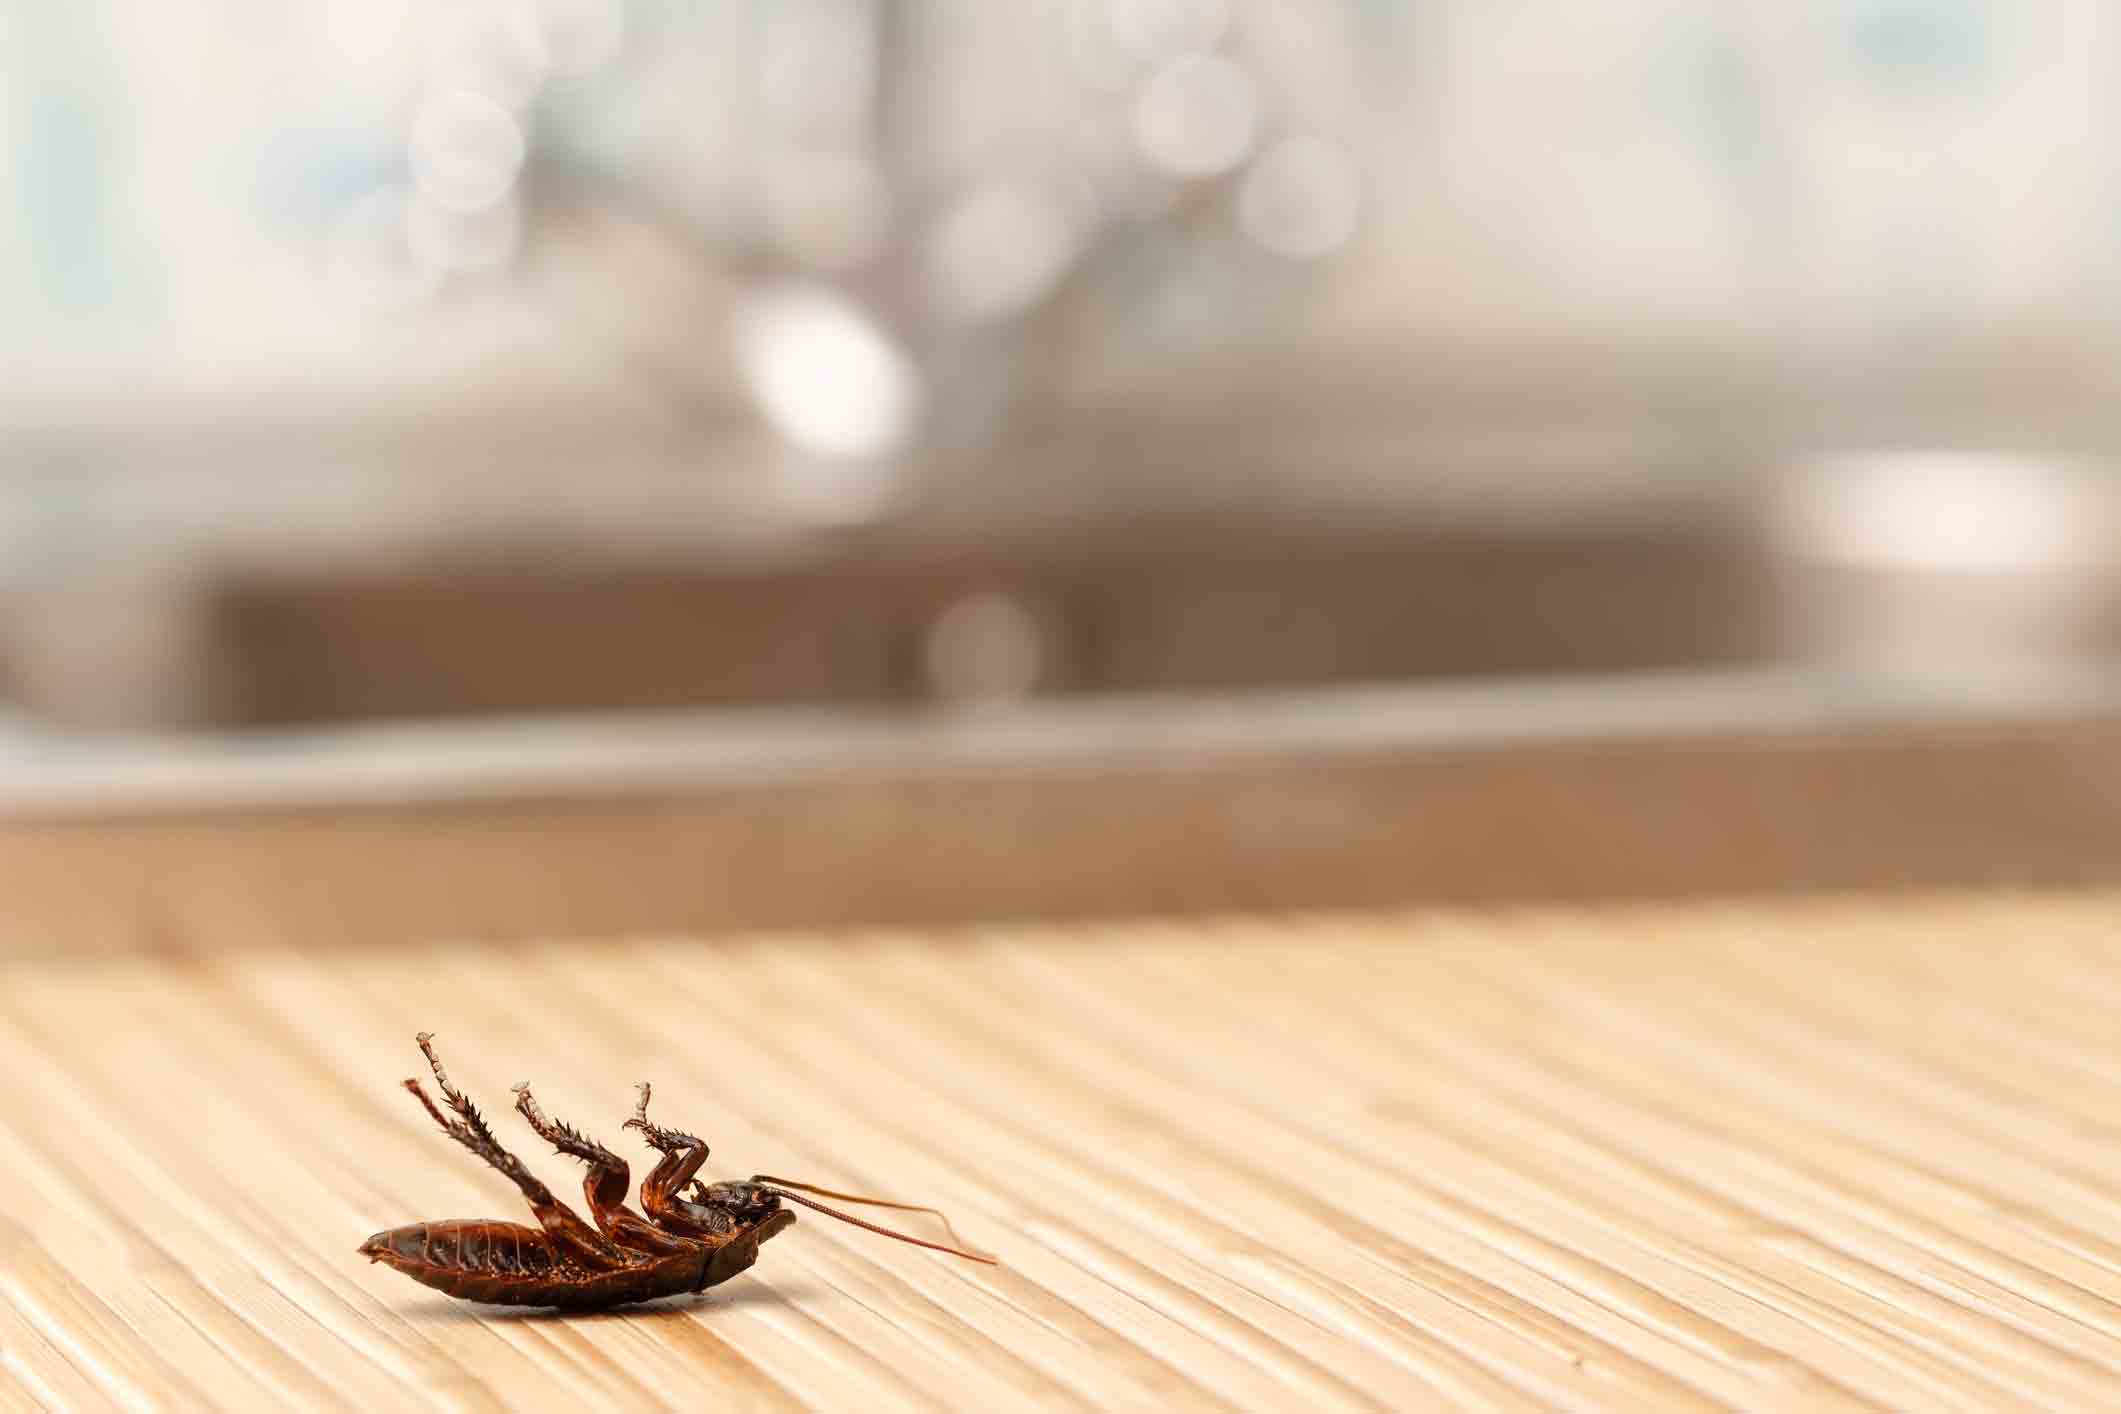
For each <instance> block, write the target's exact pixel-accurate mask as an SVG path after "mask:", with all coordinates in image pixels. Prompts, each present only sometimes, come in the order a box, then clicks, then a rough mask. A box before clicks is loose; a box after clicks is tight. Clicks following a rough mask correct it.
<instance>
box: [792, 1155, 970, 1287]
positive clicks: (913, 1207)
mask: <svg viewBox="0 0 2121 1414" xmlns="http://www.w3.org/2000/svg"><path fill="white" fill-rule="evenodd" d="M751 1181H752V1182H753V1183H755V1184H757V1185H758V1186H759V1187H760V1188H762V1189H764V1190H765V1191H766V1192H768V1193H772V1194H775V1195H777V1196H779V1197H782V1198H785V1199H787V1200H788V1201H789V1202H791V1203H800V1204H802V1205H803V1206H804V1207H806V1208H810V1209H814V1210H815V1211H817V1212H820V1213H823V1214H824V1215H825V1216H826V1217H828V1218H838V1219H839V1220H840V1221H841V1222H843V1223H853V1224H854V1225H855V1226H856V1227H858V1228H861V1229H863V1230H864V1231H866V1232H873V1233H876V1234H877V1235H878V1236H880V1237H892V1238H896V1239H898V1240H899V1241H900V1242H910V1243H912V1244H913V1245H914V1246H915V1247H926V1248H927V1249H928V1250H930V1251H931V1252H947V1253H949V1254H950V1255H951V1256H953V1257H963V1258H965V1259H967V1260H968V1261H973V1262H985V1263H986V1264H987V1265H988V1266H990V1267H993V1266H999V1265H1001V1262H1000V1259H999V1258H995V1257H990V1256H988V1255H987V1254H986V1253H984V1252H975V1251H973V1250H972V1249H971V1248H969V1247H952V1246H950V1245H948V1244H947V1243H942V1242H930V1241H928V1240H927V1239H926V1238H921V1237H915V1236H914V1235H913V1234H912V1233H910V1232H896V1231H894V1230H892V1229H891V1228H888V1227H879V1226H878V1225H877V1224H875V1223H873V1222H869V1221H866V1220H865V1219H862V1218H858V1217H856V1216H855V1215H854V1214H852V1213H843V1212H841V1211H840V1210H839V1209H837V1208H828V1207H826V1206H825V1205H824V1204H823V1203H820V1202H818V1201H817V1200H816V1199H813V1198H805V1197H804V1196H803V1194H802V1193H798V1192H796V1191H795V1190H796V1189H802V1190H803V1192H806V1193H820V1194H823V1195H824V1196H825V1197H827V1198H838V1199H840V1200H841V1201H842V1202H847V1203H865V1204H867V1205H868V1206H870V1207H872V1208H896V1209H898V1210H899V1211H900V1212H902V1213H932V1214H934V1216H935V1218H936V1220H937V1221H939V1222H941V1223H942V1225H943V1228H944V1230H945V1231H947V1232H949V1234H950V1236H951V1239H952V1240H953V1241H962V1239H960V1238H958V1235H957V1229H955V1228H953V1227H951V1226H950V1219H948V1218H946V1217H944V1216H943V1215H942V1214H941V1213H939V1212H936V1210H935V1209H933V1208H924V1207H922V1206H920V1205H919V1204H918V1203H894V1202H892V1201H891V1200H890V1199H888V1198H867V1197H864V1196H862V1195H860V1194H857V1193H837V1192H834V1191H833V1190H832V1189H830V1188H819V1187H818V1186H817V1185H816V1184H813V1183H796V1182H794V1181H793V1180H791V1179H786V1178H772V1177H769V1176H768V1175H765V1174H760V1175H759V1176H758V1177H756V1178H754V1179H752V1180H751Z"/></svg>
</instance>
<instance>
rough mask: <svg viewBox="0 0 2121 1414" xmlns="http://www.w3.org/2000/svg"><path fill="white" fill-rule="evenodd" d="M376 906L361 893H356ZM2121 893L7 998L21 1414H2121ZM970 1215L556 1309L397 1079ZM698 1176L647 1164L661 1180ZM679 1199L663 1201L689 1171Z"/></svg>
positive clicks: (700, 948) (787, 944) (142, 974)
mask: <svg viewBox="0 0 2121 1414" xmlns="http://www.w3.org/2000/svg"><path fill="white" fill-rule="evenodd" d="M355 902H356V901H353V900H348V906H349V907H352V906H353V905H354V903H355ZM2117 925H2121V897H2117V896H2112V895H2079V896H2047V897H2039V896H2024V897H1998V896H1994V895H1983V896H1956V897H1954V896H1931V897H1926V898H1904V899H1898V900H1888V899H1876V900H1848V901H1834V902H1816V901H1815V902H1784V903H1777V904H1772V905H1769V904H1753V905H1738V904H1727V905H1711V904H1696V905H1689V906H1685V907H1667V908H1663V909H1651V908H1634V909H1626V910H1616V911H1604V912H1591V911H1584V912H1531V911H1523V912H1508V913H1504V912H1493V913H1425V914H1397V915H1359V914H1350V915H1334V916H1327V915H1314V916H1304V917H1283V918H1278V919H1259V920H1254V921H1235V920H1233V921H1221V922H1216V921H1189V922H1184V923H1179V922H1168V923H1137V924H1131V925H1103V926H1088V927H1075V928H1054V929H1046V930H1039V929H1022V928H1019V929H993V930H988V931H980V932H971V933H963V934H955V935H919V934H911V933H905V934H897V933H894V934H884V933H875V934H864V935H838V936H826V935H819V936H758V937H751V938H720V939H706V938H654V939H639V940H615V941H601V942H599V941H554V942H549V943H539V944H532V945H524V946H512V947H505V948H504V947H501V946H497V945H473V944H464V945H439V946H434V947H430V948H423V949H410V948H407V949H397V948H369V949H317V950H314V951H302V950H291V949H286V948H271V947H262V948H253V949H247V950H229V951H215V952H205V953H191V952H184V951H178V950H169V951H165V952H163V953H161V954H159V955H147V954H110V955H103V956H97V957H83V958H78V959H75V960H71V961H67V960H62V959H55V958H51V957H44V958H41V959H40V958H35V957H30V956H24V957H20V958H17V959H16V960H14V961H12V962H9V963H7V964H5V967H4V971H5V985H4V987H0V1074H4V1075H5V1076H6V1077H7V1083H6V1086H5V1088H4V1093H0V1171H4V1172H5V1173H6V1174H7V1176H8V1190H7V1207H6V1210H5V1213H6V1216H5V1218H4V1219H0V1408H34V1407H37V1406H38V1405H40V1404H41V1405H48V1406H53V1407H68V1408H81V1409H93V1408H101V1407H106V1406H110V1405H119V1406H161V1407H187V1406H188V1407H203V1406H219V1407H258V1408H264V1407H275V1408H287V1407H306V1408H349V1407H351V1408H363V1409H385V1408H411V1407H423V1406H427V1405H433V1406H447V1407H462V1408H475V1409H498V1408H511V1409H542V1408H551V1409H564V1410H589V1409H607V1408H633V1407H640V1408H651V1407H675V1408H684V1409H702V1408H711V1409H774V1410H777V1409H786V1408H794V1407H799V1406H810V1407H816V1408H826V1409H883V1408H940V1407H953V1408H978V1409H1006V1408H1016V1407H1034V1406H1036V1407H1044V1408H1087V1407H1097V1408H1106V1409H1149V1408H1194V1407H1198V1408H1223V1407H1229V1408H1242V1409H1262V1410H1283V1409H1299V1408H1301V1409H1311V1408H1334V1407H1338V1408H1352V1409H1376V1408H1419V1407H1429V1406H1440V1405H1468V1406H1482V1407H1519V1406H1522V1407H1547V1408H1565V1409H1575V1408H1583V1409H1589V1408H1602V1409H1626V1410H1654V1409H1697V1408H1713V1407H1742V1408H1753V1409H1806V1408H1836V1409H1840V1408H1854V1407H1859V1406H1865V1405H1876V1406H1891V1407H1899V1408H1905V1409H1922V1410H1945V1409H2005V1408H2052V1409H2086V1408H2096V1407H2102V1406H2104V1407H2121V1235H2117V1234H2121V1183H2117V1181H2116V1175H2117V1174H2121V1126H2117V1125H2116V1123H2115V1116H2116V1115H2117V1114H2121V1026H2117V1025H2116V1024H2115V1018H2116V1013H2117V1003H2121V926H2117ZM423 1027H425V1028H432V1029H433V1030H434V1031H435V1032H436V1033H437V1036H438V1044H439V1046H440V1047H441V1050H442V1054H443V1056H444V1058H445V1059H446V1060H447V1061H448V1062H450V1065H451V1069H452V1072H453V1074H454V1076H455V1078H456V1079H457V1080H458V1082H459V1083H460V1084H462V1085H464V1086H465V1087H466V1088H467V1089H468V1090H470V1091H471V1092H472V1093H473V1095H474V1096H475V1097H476V1098H478V1099H480V1100H482V1101H484V1103H485V1105H486V1108H487V1109H488V1112H489V1113H490V1114H492V1115H493V1116H495V1118H496V1127H497V1128H498V1129H499V1131H500V1132H501V1133H502V1135H503V1137H504V1138H505V1139H506V1140H507V1141H508V1142H510V1143H511V1144H512V1145H513V1146H514V1147H516V1148H517V1149H518V1151H519V1152H521V1153H523V1154H524V1155H525V1157H526V1158H528V1159H530V1161H531V1162H532V1164H533V1167H535V1168H537V1169H538V1170H539V1171H540V1172H542V1173H543V1174H545V1175H546V1177H547V1178H548V1179H549V1180H551V1181H553V1182H554V1186H555V1187H556V1188H560V1187H561V1186H562V1183H563V1182H564V1184H565V1187H564V1188H563V1189H562V1191H566V1192H570V1193H571V1192H573V1191H574V1182H575V1178H576V1175H575V1174H574V1173H572V1172H570V1171H569V1165H568V1164H567V1163H566V1161H564V1160H560V1159H557V1158H555V1157H553V1156H551V1155H549V1154H547V1153H545V1152H543V1150H542V1146H540V1145H538V1144H536V1143H535V1141H534V1140H532V1139H531V1138H530V1136H529V1135H528V1134H527V1132H526V1131H524V1130H523V1128H522V1126H521V1125H520V1124H519V1123H518V1122H517V1121H516V1118H515V1117H514V1116H513V1115H512V1114H510V1113H509V1112H508V1105H507V1101H508V1099H509V1096H508V1091H507V1086H508V1085H510V1084H511V1083H513V1082H515V1081H517V1080H520V1079H530V1080H533V1081H535V1082H536V1084H537V1086H538V1091H539V1095H540V1098H541V1099H542V1100H543V1101H544V1102H545V1104H546V1106H547V1108H548V1109H549V1110H550V1111H552V1112H553V1113H555V1114H557V1115H559V1116H562V1117H565V1118H568V1119H571V1120H574V1121H575V1122H577V1123H579V1124H581V1125H583V1126H584V1127H586V1128H588V1129H589V1130H590V1131H591V1132H592V1133H594V1134H597V1135H599V1136H601V1137H603V1138H604V1139H606V1141H607V1142H610V1143H612V1144H613V1145H614V1146H615V1147H620V1148H621V1149H622V1150H623V1151H625V1152H627V1153H628V1154H629V1156H632V1155H633V1148H634V1146H632V1145H630V1144H627V1143H625V1142H624V1141H625V1140H626V1139H627V1138H628V1136H626V1135H624V1134H623V1133H622V1132H621V1131H620V1129H619V1124H618V1122H619V1120H620V1119H622V1118H623V1117H624V1115H625V1114H626V1112H627V1109H628V1106H629V1104H630V1101H631V1097H632V1092H631V1088H630V1087H631V1085H632V1084H633V1082H634V1081H636V1080H640V1079H644V1078H648V1079H653V1080H654V1081H655V1082H656V1085H657V1090H656V1104H657V1109H658V1110H659V1112H660V1117H661V1118H662V1119H663V1120H664V1121H665V1122H666V1123H673V1124H679V1123H682V1124H685V1125H687V1126H689V1127H694V1128H697V1129H698V1130H700V1131H701V1132H702V1133H704V1134H705V1135H706V1136H707V1137H708V1138H709V1139H710V1141H711V1142H712V1143H713V1145H714V1149H715V1157H714V1159H713V1160H712V1161H711V1171H712V1172H714V1173H716V1174H719V1175H730V1174H744V1173H748V1172H752V1171H756V1170H764V1171H770V1172H780V1173H787V1174H790V1175H792V1176H798V1177H805V1178H810V1179H813V1180H816V1181H818V1182H822V1183H827V1184H832V1185H835V1186H842V1185H846V1186H859V1187H863V1188H867V1189H870V1190H873V1191H879V1192H885V1193H890V1194H895V1195H900V1196H906V1197H910V1198H913V1199H915V1200H918V1201H926V1202H933V1203H936V1204H938V1205H941V1206H942V1207H944V1208H946V1209H947V1210H948V1211H949V1212H950V1213H951V1214H952V1216H953V1217H954V1218H955V1219H956V1221H957V1224H958V1226H959V1228H960V1229H961V1231H962V1232H963V1233H964V1235H965V1237H966V1238H967V1239H968V1240H969V1241H971V1242H973V1243H975V1244H977V1245H981V1246H984V1247H986V1248H988V1249H990V1250H992V1251H994V1252H996V1253H998V1254H999V1255H1000V1256H1001V1258H1002V1259H1003V1261H1004V1263H1005V1265H1004V1266H1001V1267H999V1268H989V1267H982V1266H975V1265H971V1264H967V1263H962V1262H957V1261H953V1260H951V1259H949V1258H946V1257H941V1256H936V1255H932V1254H929V1253H925V1252H922V1251H919V1250H917V1249H914V1248H910V1247H906V1246H902V1245H899V1244H894V1243H890V1242H886V1241H884V1240H882V1239H879V1238H875V1237H872V1236H869V1235H867V1234H864V1233H861V1232H858V1231H855V1230H853V1229H850V1228H844V1227H840V1226H838V1225H836V1224H833V1223H830V1222H828V1221H826V1220H824V1219H822V1218H816V1217H813V1216H812V1215H808V1214H806V1215H804V1219H803V1221H801V1222H800V1223H799V1224H798V1225H797V1226H796V1228H795V1229H794V1230H793V1231H791V1232H790V1233H788V1234H787V1235H785V1236H783V1237H781V1238H779V1239H778V1240H776V1241H775V1242H774V1243H773V1244H771V1245H770V1246H768V1247H767V1248H766V1249H765V1251H764V1253H763V1255H762V1260H761V1262H760V1264H759V1266H758V1267H757V1269H755V1271H754V1272H753V1273H751V1274H750V1275H748V1276H746V1277H743V1278H740V1279H738V1280H737V1281H736V1282H733V1283H731V1284H730V1285H728V1286H725V1287H721V1288H717V1289H716V1290H714V1291H712V1292H710V1293H708V1294H707V1295H706V1296H705V1297H703V1298H697V1299H690V1300H684V1301H679V1302H676V1303H672V1304H667V1305H663V1306H658V1307H653V1308H646V1309H640V1310H635V1311H632V1312H630V1313H625V1314H613V1315H603V1316H589V1317H571V1318H552V1317H545V1316H537V1315H529V1316H526V1315H523V1314H520V1313H507V1312H496V1311H492V1310H488V1309H482V1308H473V1307H467V1306H463V1305H461V1304H457V1303H452V1302H450V1301H448V1300H447V1299H445V1298H443V1297H440V1296H438V1295H436V1294H434V1293H431V1292H428V1291H426V1290H425V1289H423V1288H420V1287H418V1286H415V1285H413V1284H412V1283H411V1282H409V1281H407V1280H406V1279H404V1278H403V1277H401V1276H398V1275H396V1274H394V1273H392V1272H391V1271H389V1270H388V1269H386V1268H383V1267H381V1266H374V1267H371V1266H369V1265H367V1264H366V1263H364V1262H362V1261H361V1260H360V1259H359V1258H358V1257H357V1256H356V1255H355V1252H354V1248H355V1245H356V1244H357V1243H358V1242H359V1241H360V1240H361V1239H362V1238H363V1237H365V1236H366V1235H367V1234H368V1233H370V1232H371V1231H374V1230H376V1229H379V1228H382V1227H386V1226H392V1225H396V1224H398V1223H402V1222H408V1221H412V1220H415V1219H421V1218H443V1217H464V1216H482V1215H483V1216H496V1217H511V1218H521V1217H522V1216H523V1215H522V1213H521V1212H520V1205H519V1204H518V1203H517V1201H516V1199H515V1196H514V1194H513V1192H512V1190H510V1189H509V1188H508V1187H507V1185H506V1184H505V1183H503V1182H501V1181H500V1180H499V1179H497V1178H496V1177H495V1176H494V1175H493V1174H491V1173H488V1172H486V1171H484V1170H482V1169H480V1168H478V1167H477V1166H476V1165H475V1164H474V1163H473V1162H472V1161H471V1160H470V1159H469V1158H468V1156H467V1155H465V1154H464V1153H462V1152H461V1151H460V1150H458V1149H457V1148H456V1147H455V1146H454V1145H452V1144H450V1143H449V1142H447V1141H446V1140H445V1139H443V1138H442V1137H441V1136H439V1135H438V1134H436V1133H435V1132H434V1131H433V1129H432V1127H431V1126H430V1125H429V1123H428V1121H427V1120H426V1118H425V1117H424V1116H423V1115H422V1114H420V1112H419V1111H418V1110H417V1108H416V1107H415V1106H414V1105H413V1104H412V1103H411V1101H410V1100H409V1099H408V1097H406V1096H405V1095H404V1094H403V1093H401V1092H400V1091H399V1090H398V1088H397V1081H398V1080H399V1079H400V1078H401V1077H403V1076H406V1075H409V1074H413V1073H415V1071H416V1070H417V1068H418V1066H419V1056H418V1053H417V1052H416V1051H415V1050H414V1048H413V1045H412V1035H413V1033H414V1032H415V1031H416V1030H419V1029H421V1028H423ZM640 1157H643V1158H645V1157H646V1151H645V1150H643V1151H640ZM635 1167H636V1171H637V1172H638V1171H640V1168H641V1166H640V1164H639V1163H638V1162H637V1163H636V1165H635Z"/></svg>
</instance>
